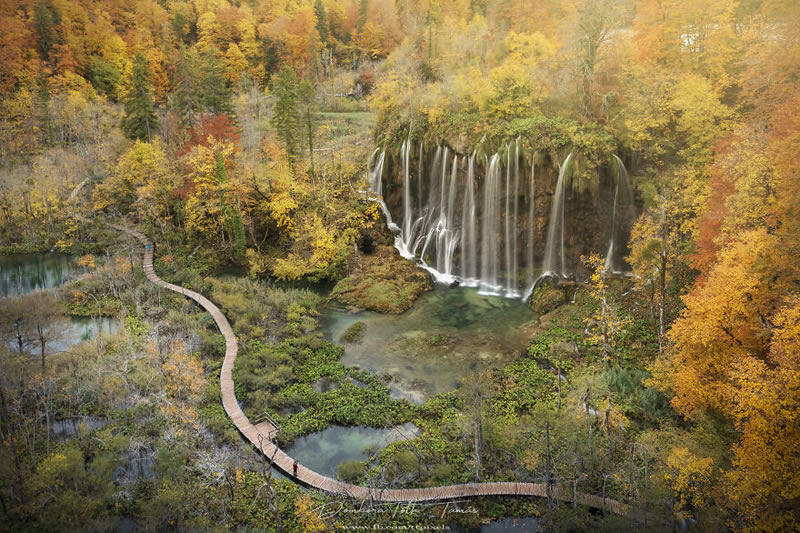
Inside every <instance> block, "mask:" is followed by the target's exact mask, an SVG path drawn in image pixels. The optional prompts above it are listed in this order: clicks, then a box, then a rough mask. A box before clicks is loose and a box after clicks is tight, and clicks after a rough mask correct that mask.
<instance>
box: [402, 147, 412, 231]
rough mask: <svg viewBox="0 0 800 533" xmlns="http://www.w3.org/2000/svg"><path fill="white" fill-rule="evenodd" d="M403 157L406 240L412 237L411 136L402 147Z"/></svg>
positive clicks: (404, 229)
mask: <svg viewBox="0 0 800 533" xmlns="http://www.w3.org/2000/svg"><path fill="white" fill-rule="evenodd" d="M400 152H401V157H402V158H403V238H404V239H405V240H406V242H409V241H410V238H411V217H412V216H413V214H412V212H411V184H410V183H409V180H410V176H409V175H410V174H411V172H410V169H409V166H410V165H409V158H410V157H411V137H410V134H409V138H408V139H406V140H405V141H403V146H402V147H401V149H400Z"/></svg>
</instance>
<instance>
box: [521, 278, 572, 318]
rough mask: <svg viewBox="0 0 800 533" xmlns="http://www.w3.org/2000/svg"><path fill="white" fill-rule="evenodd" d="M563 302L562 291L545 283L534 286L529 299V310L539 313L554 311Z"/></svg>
mask: <svg viewBox="0 0 800 533" xmlns="http://www.w3.org/2000/svg"><path fill="white" fill-rule="evenodd" d="M563 303H564V293H563V291H562V290H561V289H557V288H555V287H553V286H551V285H546V284H545V285H540V286H538V287H536V290H534V291H533V294H532V295H531V298H530V301H529V305H530V307H531V310H532V311H533V312H534V313H538V314H540V315H544V314H547V313H550V312H551V311H555V310H556V308H558V307H559V306H560V305H561V304H563Z"/></svg>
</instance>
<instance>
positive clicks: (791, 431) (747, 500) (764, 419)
mask: <svg viewBox="0 0 800 533" xmlns="http://www.w3.org/2000/svg"><path fill="white" fill-rule="evenodd" d="M772 322H773V324H774V326H775V331H774V333H773V336H772V340H771V343H770V352H769V358H768V360H767V362H766V363H765V362H764V361H762V360H761V359H758V358H756V357H752V356H747V357H745V358H744V359H743V360H742V361H741V362H738V363H737V364H736V365H735V367H734V371H733V382H734V385H735V386H736V388H737V392H736V395H735V396H734V407H733V416H734V419H735V420H736V426H737V428H738V429H739V431H741V433H742V436H741V439H740V441H739V442H738V443H737V444H736V445H735V446H734V447H733V452H734V459H733V469H732V470H731V471H730V472H728V473H727V474H726V475H725V492H726V494H727V496H728V499H729V505H730V507H731V509H732V510H734V511H735V513H736V515H737V518H736V521H735V522H734V523H733V524H732V525H733V526H734V528H735V529H737V530H752V531H797V530H798V529H800V516H798V514H797V502H798V500H800V477H798V475H797V472H799V471H800V448H798V445H797V443H798V442H800V297H799V296H794V297H793V298H792V299H790V301H789V302H788V304H787V305H786V306H785V307H784V308H783V309H782V310H781V311H780V312H779V313H778V314H777V315H776V317H775V318H774V319H773V321H772Z"/></svg>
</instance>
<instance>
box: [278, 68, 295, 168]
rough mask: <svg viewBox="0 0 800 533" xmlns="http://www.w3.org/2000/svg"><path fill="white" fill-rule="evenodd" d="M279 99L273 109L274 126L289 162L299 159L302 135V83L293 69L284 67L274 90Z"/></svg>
mask: <svg viewBox="0 0 800 533" xmlns="http://www.w3.org/2000/svg"><path fill="white" fill-rule="evenodd" d="M272 94H274V95H275V96H276V98H277V100H276V101H275V105H274V106H273V109H272V125H273V126H274V127H275V129H276V130H277V132H278V137H280V138H281V139H282V140H283V142H284V143H286V153H287V155H288V156H289V162H290V163H292V162H294V160H295V159H296V158H297V154H298V151H299V146H298V145H299V140H298V137H299V135H300V131H299V130H300V120H301V117H300V110H299V104H300V82H299V80H298V79H297V75H296V74H295V72H294V69H293V68H292V67H283V69H281V71H280V73H279V74H278V79H277V81H276V82H275V85H274V87H273V90H272Z"/></svg>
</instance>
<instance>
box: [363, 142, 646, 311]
mask: <svg viewBox="0 0 800 533" xmlns="http://www.w3.org/2000/svg"><path fill="white" fill-rule="evenodd" d="M521 144H522V142H521V139H520V138H517V139H516V140H515V141H514V142H511V143H508V144H507V145H506V146H505V153H503V154H502V155H501V154H500V153H495V154H491V155H490V154H485V153H480V152H479V151H478V149H476V150H474V151H473V152H472V154H471V155H469V156H463V155H459V154H458V153H456V152H455V151H453V150H452V149H451V148H449V147H448V146H444V145H439V146H436V148H435V150H434V148H433V146H431V147H430V149H429V151H428V152H427V153H426V151H425V149H424V147H423V146H422V144H421V143H420V144H419V145H415V144H414V143H413V142H412V140H411V137H410V136H409V137H408V138H407V139H405V140H404V141H403V143H402V146H401V149H400V159H399V161H398V163H399V168H398V172H397V174H396V180H397V181H398V183H397V184H396V185H400V182H401V183H402V191H397V192H398V193H400V194H396V195H392V198H393V200H392V201H393V202H395V203H393V204H392V205H393V209H396V213H397V212H400V211H401V210H402V213H401V214H398V216H397V219H398V222H399V223H400V226H398V224H395V222H394V221H393V219H392V215H391V213H390V212H389V209H388V207H387V205H386V203H385V202H384V199H383V180H384V177H383V173H384V170H385V167H386V166H387V164H388V163H387V157H386V151H385V150H382V149H376V150H374V151H373V152H372V154H371V155H370V157H369V167H368V179H369V184H370V190H371V192H372V196H373V199H374V200H375V201H378V202H380V205H381V209H382V210H383V212H384V214H385V216H386V220H387V224H388V226H389V229H390V230H391V231H392V232H393V233H394V236H395V247H396V248H397V249H398V251H399V252H400V254H401V255H402V256H403V257H405V258H408V259H411V260H413V261H415V262H416V263H417V264H418V265H419V266H420V267H422V268H424V269H426V270H427V271H428V272H430V273H431V274H432V275H433V277H434V278H435V280H436V281H438V282H442V283H447V284H451V283H453V282H460V283H461V284H463V285H466V286H473V287H478V288H479V293H480V294H492V295H504V296H506V297H509V298H518V297H520V296H521V295H523V299H527V298H528V297H529V296H530V294H531V292H532V290H533V288H534V287H535V286H536V283H538V282H539V281H540V280H541V279H545V278H546V276H556V277H563V276H566V275H567V274H568V271H567V256H566V243H565V231H566V225H565V217H566V195H567V172H569V171H570V165H572V164H573V154H571V153H570V154H569V155H568V156H567V157H566V159H564V161H563V163H562V164H561V165H560V166H559V168H558V176H557V180H556V184H555V189H554V193H553V197H552V203H551V206H550V208H549V213H550V217H549V219H548V220H547V231H546V235H545V239H544V240H543V241H542V239H540V238H537V234H536V226H537V218H536V215H537V214H536V194H537V192H539V194H541V192H540V191H537V186H536V178H537V176H536V167H535V154H533V156H532V157H531V158H530V165H531V168H530V176H529V177H528V178H526V176H525V171H526V170H527V169H526V168H525V165H526V164H527V160H526V159H522V161H520V158H521V157H522V146H521ZM412 153H413V154H414V155H417V161H416V162H415V161H413V160H412ZM614 164H615V166H616V174H617V180H616V183H615V189H614V191H613V207H612V209H611V211H612V213H611V227H610V233H609V240H608V248H607V253H606V260H605V265H606V266H605V268H606V269H607V270H610V271H618V270H620V269H621V268H622V267H623V263H622V256H623V255H624V253H625V244H626V241H625V239H626V238H627V237H626V235H627V233H626V232H628V231H630V224H631V223H632V221H633V215H635V212H631V210H632V209H635V206H634V203H633V194H632V189H631V184H630V179H629V177H628V175H627V172H626V170H625V166H624V164H623V163H622V161H621V160H620V159H619V158H618V157H616V156H615V157H614ZM412 165H414V173H412ZM520 167H523V169H520ZM521 170H522V172H523V175H522V176H520V171H521ZM526 179H528V182H527V183H526V182H525V180H526ZM540 179H541V178H540ZM387 190H389V189H388V188H387ZM392 190H393V189H392ZM520 194H521V195H522V196H523V198H520ZM415 195H416V196H415ZM401 217H402V219H401ZM526 219H527V220H526ZM526 224H527V232H526V229H525V228H526ZM538 243H540V244H538ZM537 245H538V246H539V248H538V249H537ZM542 246H543V248H544V249H543V250H542ZM501 247H502V248H501ZM541 252H543V254H542V255H543V256H544V260H543V262H542V263H541V266H540V264H539V263H538V262H537V258H538V257H540V256H539V253H541ZM523 288H524V289H525V290H524V291H523V290H522V289H523Z"/></svg>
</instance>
